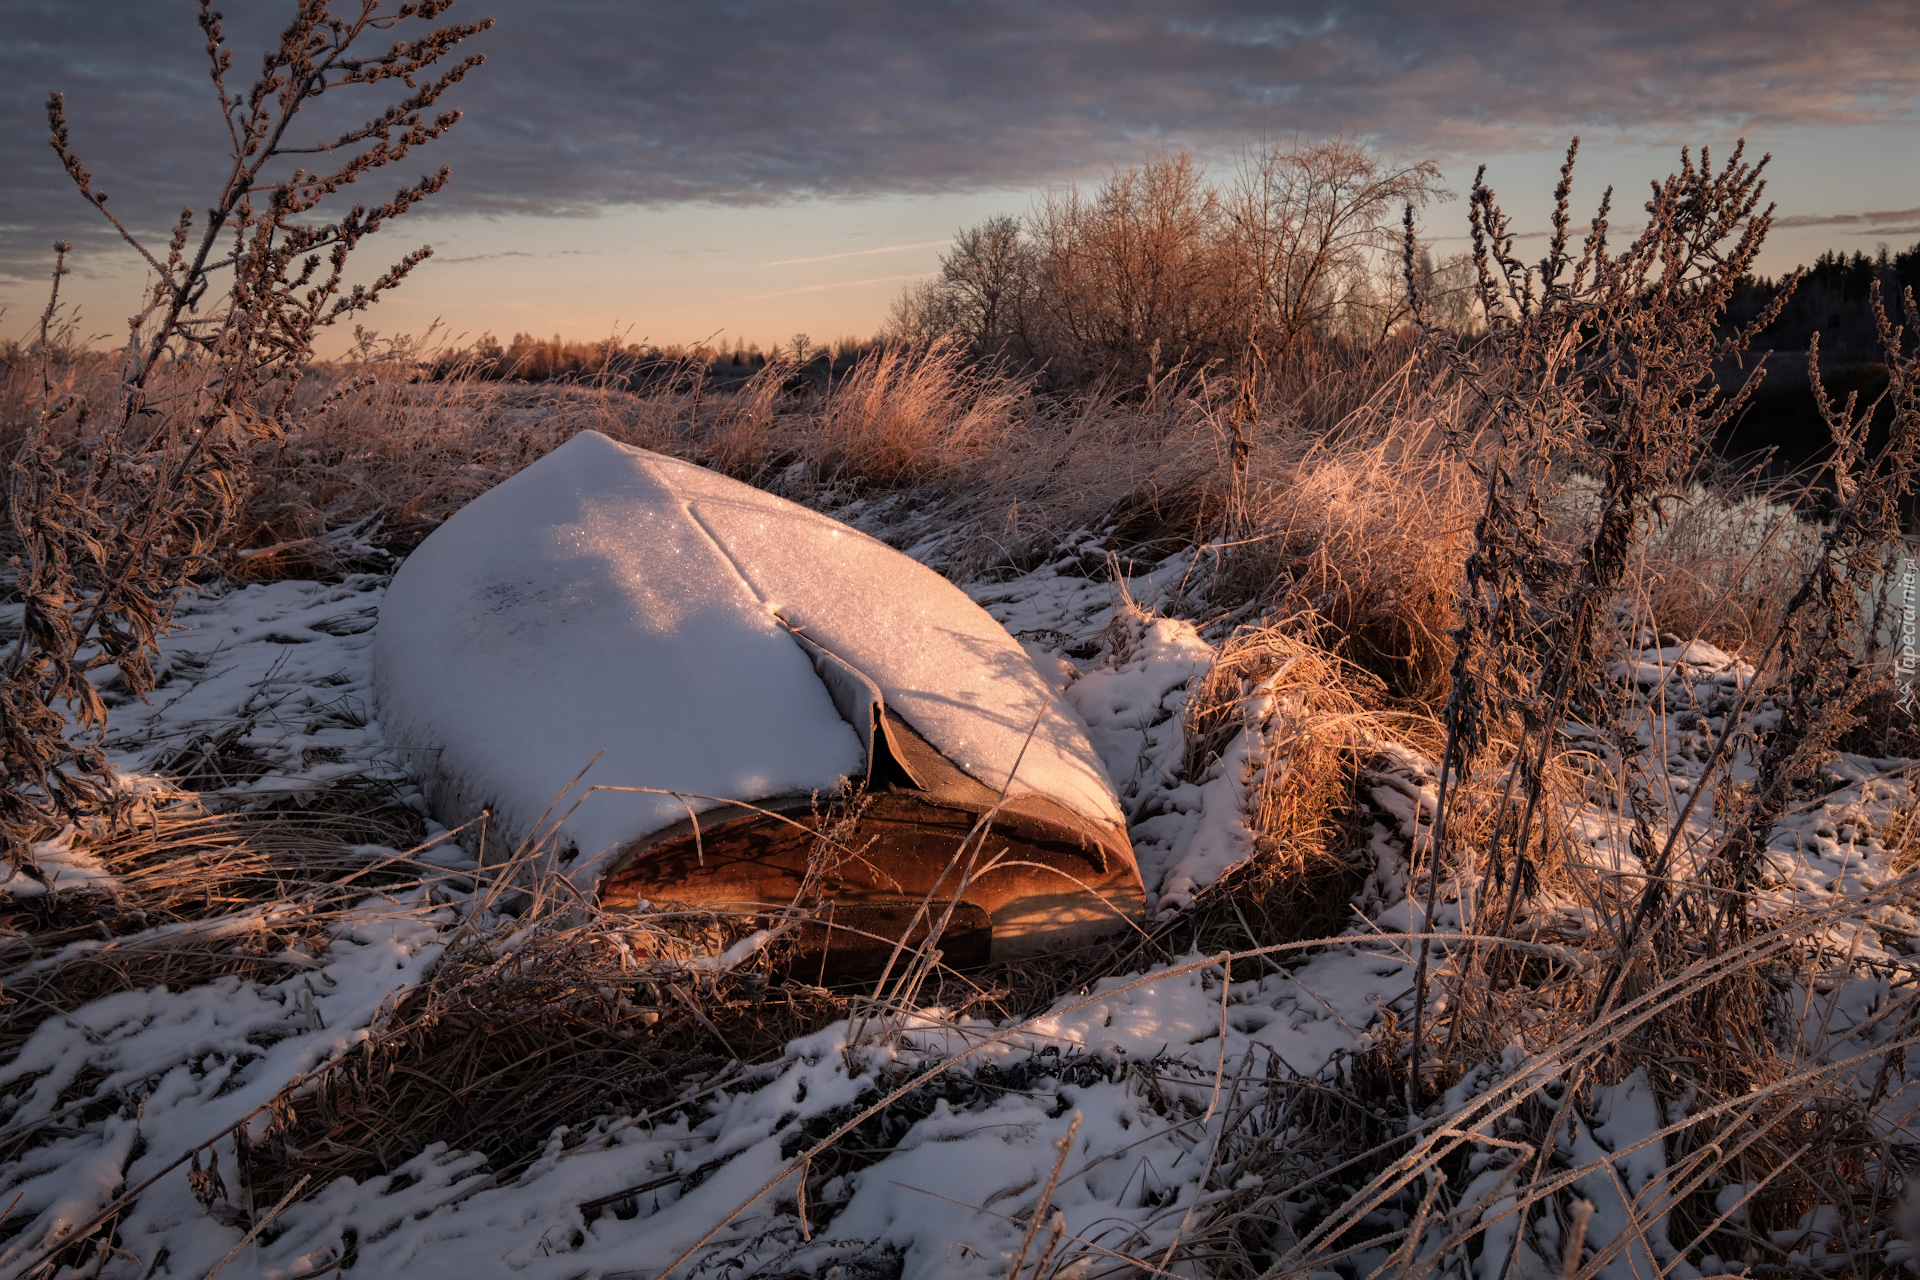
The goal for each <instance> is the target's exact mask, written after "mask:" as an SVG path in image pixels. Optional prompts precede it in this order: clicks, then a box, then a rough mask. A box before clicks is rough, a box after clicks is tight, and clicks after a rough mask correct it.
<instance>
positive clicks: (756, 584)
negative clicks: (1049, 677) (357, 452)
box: [375, 431, 1143, 969]
mask: <svg viewBox="0 0 1920 1280" xmlns="http://www.w3.org/2000/svg"><path fill="white" fill-rule="evenodd" d="M375 690H376V697H377V699H378V703H379V714H380V717H381V720H382V722H383V725H384V727H385V730H386V735H387V739H388V741H389V742H392V743H394V744H395V745H396V746H398V747H400V748H401V749H402V750H403V751H404V752H406V753H407V756H408V759H409V762H410V765H411V767H412V768H413V769H414V771H415V773H416V775H417V776H418V777H419V779H420V781H421V783H422V785H423V786H424V788H425V789H426V792H427V795H428V800H429V803H430V804H431V805H432V807H433V809H434V812H435V815H436V817H438V818H439V819H440V820H441V821H442V822H445V823H447V824H448V825H450V826H452V825H457V824H461V823H466V822H470V821H472V820H474V819H476V818H477V817H478V816H479V815H480V814H481V813H482V812H483V811H485V812H486V813H487V814H488V821H487V826H486V830H487V836H486V839H487V840H488V842H489V843H490V844H491V845H493V846H494V847H496V848H498V847H506V846H515V845H519V844H521V843H522V842H525V841H528V840H529V839H532V838H533V837H534V836H535V834H536V832H541V833H544V832H545V831H546V829H547V828H546V827H543V825H542V824H543V821H544V822H547V823H551V822H552V821H553V820H554V818H555V817H557V816H559V814H560V813H564V814H565V817H564V822H563V825H561V827H560V828H559V830H558V833H557V839H556V841H555V844H556V847H557V848H559V849H560V850H561V853H560V856H562V857H564V858H566V859H567V862H566V864H565V865H566V868H567V871H568V874H569V875H570V876H571V877H572V878H573V880H574V881H575V883H576V884H577V885H579V886H580V887H581V888H582V889H583V890H585V889H589V888H591V889H592V890H593V891H595V892H597V893H598V895H599V898H600V901H601V902H602V904H603V905H605V906H607V907H609V908H632V907H636V906H640V905H652V906H655V907H665V906H672V905H678V906H695V907H700V908H704V909H712V910H717V911H724V912H729V913H740V914H747V915H751V914H754V913H765V912H771V911H775V910H779V909H783V908H785V907H787V906H788V905H790V904H792V903H793V902H795V901H796V899H797V898H800V897H805V896H818V897H820V898H822V899H823V900H824V903H825V905H824V907H823V908H822V910H821V912H820V918H821V919H822V920H823V921H824V922H825V924H826V927H825V928H824V929H822V928H821V927H819V926H814V927H813V928H812V929H811V932H810V936H811V937H812V938H813V940H814V941H813V942H812V943H811V944H809V945H810V946H811V947H813V948H815V949H819V950H821V951H823V952H824V953H825V954H823V956H822V964H823V967H824V966H825V965H826V964H827V956H828V955H831V957H832V967H833V968H835V969H845V968H848V967H851V968H860V967H863V957H864V958H865V959H869V960H870V959H871V958H872V957H873V956H875V955H878V954H883V953H885V952H890V951H891V950H892V948H893V945H894V943H895V942H896V941H898V940H900V939H902V938H904V939H905V940H906V941H907V942H908V943H909V944H914V943H917V942H918V940H919V938H920V937H921V936H922V935H923V934H924V933H925V931H926V929H927V927H928V921H929V919H932V920H934V921H936V922H944V927H943V928H942V932H941V940H940V943H939V945H940V947H941V949H942V950H943V952H944V953H945V956H946V959H947V962H948V963H950V964H953V963H961V964H964V963H978V962H985V961H987V960H1000V959H1008V958H1017V957H1020V956H1026V955H1032V954H1035V953H1038V952H1042V951H1046V950H1050V949H1053V948H1055V947H1061V946H1071V945H1077V944H1079V943H1081V942H1084V941H1086V940H1088V939H1090V938H1093V937H1097V936H1099V935H1102V934H1106V933H1110V932H1113V931H1115V930H1116V929H1119V928H1124V927H1126V924H1127V922H1128V921H1130V920H1134V919H1137V918H1138V916H1139V915H1140V913H1141V910H1142V905H1143V902H1142V893H1141V886H1140V876H1139V872H1138V870H1137V868H1136V867H1135V864H1134V860H1133V854H1132V849H1131V847H1130V845H1129V842H1128V840H1127V837H1126V831H1125V825H1124V819H1123V817H1122V815H1121V812H1120V808H1119V805H1118V803H1117V802H1116V800H1115V798H1114V794H1113V787H1112V784H1111V782H1110V781H1109V780H1108V777H1107V773H1106V770H1105V768H1104V766H1103V765H1102V764H1101V762H1100V760H1099V758H1098V757H1097V756H1096V755H1095V754H1094V751H1093V749H1092V747H1091V745H1090V744H1089V743H1088V741H1087V736H1086V732H1085V730H1084V729H1083V728H1082V726H1081V724H1080V722H1079V720H1078V718H1077V717H1076V716H1075V715H1074V713H1073V711H1072V710H1071V709H1070V708H1068V707H1067V706H1066V704H1065V703H1064V702H1063V701H1062V700H1061V698H1060V697H1059V696H1058V694H1057V693H1056V692H1055V690H1054V689H1053V688H1052V687H1051V686H1050V685H1049V684H1048V683H1047V682H1046V681H1045V680H1044V679H1043V678H1042V677H1041V676H1040V674H1039V672H1038V671H1037V670H1035V668H1034V666H1033V664H1032V662H1031V661H1030V660H1029V659H1028V657H1027V655H1026V653H1025V652H1024V651H1023V650H1022V649H1021V648H1020V646H1019V645H1018V644H1017V643H1016V642H1015V641H1014V640H1013V638H1012V637H1011V636H1009V635H1008V634H1007V633H1006V631H1005V630H1004V629H1003V628H1002V627H1001V626H1000V625H999V624H998V623H996V622H995V621H994V620H993V619H992V618H991V617H990V616H989V615H988V614H987V613H986V612H985V611H984V610H983V609H981V608H980V607H979V606H978V605H976V604H974V603H973V601H972V600H970V599H968V598H967V596H966V595H965V594H964V593H963V592H961V591H960V590H959V589H958V588H956V587H954V586H953V585H952V584H951V583H949V582H948V581H947V580H946V579H944V578H942V577H941V576H940V575H938V574H937V573H934V572H933V571H932V570H930V569H928V568H926V567H925V566H923V565H921V564H919V563H917V562H915V561H914V560H912V559H910V558H908V557H907V556H905V555H902V554H901V553H900V552H898V551H895V550H893V549H892V548H891V547H888V546H886V545H885V544H884V543H881V542H878V541H876V540H875V539H873V538H870V537H867V536H866V535H864V534H862V533H859V532H857V531H855V530H853V529H850V528H848V527H847V526H845V525H843V524H840V523H839V522H837V521H834V520H831V519H828V518H827V517H825V516H822V515H820V514H818V513H816V512H813V511H809V510H807V509H806V508H804V507H801V506H798V505H796V504H794V503H791V502H787V501H785V500H783V499H781V498H778V497H775V496H773V495H771V494H768V493H764V492H762V491H760V490H757V489H754V488H752V487H750V486H748V485H744V484H741V483H739V482H737V481H734V480H730V479H728V478H726V477H724V476H721V475H718V474H716V473H714V472H711V471H708V470H706V469H704V468H701V467H698V466H694V465H692V464H690V463H686V462H681V461H678V460H676V459H673V458H668V457H664V456H662V455H659V454H655V453H650V452H648V451H646V450H643V449H636V448H632V447H629V446H625V445H621V444H617V443H615V442H614V441H612V440H610V439H608V438H607V437H606V436H603V435H601V434H599V433H598V432H591V431H589V432H584V433H582V434H580V435H578V436H575V437H574V438H573V439H571V440H570V441H568V442H567V443H566V444H565V445H562V446H561V447H560V448H559V449H556V450H555V451H554V452H553V453H551V454H549V455H547V456H546V457H545V458H543V459H541V460H540V461H539V462H536V463H535V464H533V465H532V466H530V467H528V468H527V469H526V470H524V471H522V472H520V473H519V474H518V475H515V476H514V477H513V478H512V479H510V480H507V481H506V482H504V483H503V484H501V485H499V486H497V487H496V488H494V489H492V490H490V491H489V492H487V493H485V494H483V495H482V496H480V497H479V498H477V499H475V500H474V501H473V502H471V503H470V504H468V505H467V506H466V507H464V508H463V509H462V510H460V511H459V512H458V513H457V514H455V515H454V516H453V518H452V519H450V520H448V521H447V522H446V524H445V525H443V526H442V527H441V528H440V529H438V530H437V531H435V532H434V534H433V535H432V536H431V537H429V538H428V539H427V540H426V541H425V542H424V543H423V544H422V545H421V546H420V548H419V549H418V550H417V551H415V552H414V553H413V555H411V556H410V557H408V559H407V560H406V562H405V563H404V564H403V565H402V566H401V568H400V571H399V573H398V574H397V575H396V576H395V578H394V580H393V583H392V585H391V586H390V587H389V589H388V592H387V596H386V601H385V604H384V605H383V606H382V610H381V617H380V625H379V630H378V634H377V635H376V638H375ZM590 764H591V766H592V767H591V768H590V769H588V772H587V774H586V777H585V779H584V783H583V784H582V786H584V787H586V788H588V789H587V790H585V791H584V792H583V791H582V789H581V787H573V788H572V790H571V792H569V787H570V784H571V783H572V782H573V780H574V779H575V778H576V777H577V776H578V775H580V773H581V771H582V770H583V769H587V768H588V766H589V765H590ZM596 788H605V789H596ZM849 789H857V791H856V793H857V797H858V798H857V799H856V800H855V802H854V803H853V805H852V806H851V809H850V811H849V813H848V815H847V816H846V817H845V818H844V819H843V820H841V821H839V822H837V823H836V824H834V826H833V828H832V831H831V834H830V837H829V835H828V834H827V833H826V832H825V830H824V826H823V823H822V822H821V821H819V820H818V818H817V815H818V814H819V813H820V811H821V810H822V809H823V808H825V807H826V804H827V802H828V801H829V800H830V799H831V798H832V797H834V796H836V795H838V796H842V797H844V796H845V795H847V794H848V793H849ZM563 794H568V795H569V799H568V800H566V801H565V802H563V803H562V806H561V808H560V810H559V811H557V812H556V810H555V802H556V798H558V797H561V796H562V795H563ZM575 797H579V799H578V803H577V804H575V803H574V798H575ZM568 806H572V807H571V810H570V811H568ZM970 837H971V838H970ZM810 876H811V879H810V878H809V877H810Z"/></svg>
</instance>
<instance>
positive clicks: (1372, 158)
mask: <svg viewBox="0 0 1920 1280" xmlns="http://www.w3.org/2000/svg"><path fill="white" fill-rule="evenodd" d="M1439 180H1440V170H1439V169H1438V168H1437V167H1436V166H1435V165H1434V164H1433V162H1432V161H1430V160H1423V161H1419V162H1416V163H1411V164H1404V163H1396V162H1391V161H1388V160H1386V159H1383V158H1382V157H1380V156H1378V155H1375V154H1374V153H1373V152H1371V151H1369V150H1367V149H1366V148H1365V147H1363V146H1361V145H1360V144H1358V143H1356V142H1351V141H1347V140H1343V139H1336V140H1334V141H1331V142H1318V143H1314V144H1312V145H1311V146H1306V147H1298V146H1296V147H1291V148H1289V147H1282V146H1281V145H1279V144H1268V145H1265V146H1262V147H1260V148H1259V149H1257V150H1254V151H1251V152H1249V153H1248V154H1247V155H1246V156H1245V157H1244V158H1243V159H1242V161H1241V165H1240V171H1239V173H1238V175H1237V177H1236V180H1235V182H1234V185H1233V187H1232V190H1231V191H1230V192H1229V193H1228V194H1227V196H1226V200H1225V204H1226V209H1227V212H1228V216H1229V217H1230V218H1231V220H1232V223H1233V226H1234V230H1235V233H1236V236H1237V239H1238V241H1239V245H1238V249H1239V252H1238V253H1237V254H1236V255H1235V256H1236V257H1237V258H1238V259H1239V262H1240V264H1241V268H1242V270H1243V271H1245V272H1246V273H1247V278H1246V282H1245V288H1246V292H1247V294H1248V296H1249V304H1250V312H1249V315H1248V321H1247V322H1248V325H1249V328H1250V332H1249V334H1248V338H1249V340H1251V341H1254V342H1258V343H1259V344H1260V345H1261V346H1262V347H1263V348H1264V349H1265V350H1266V352H1267V354H1268V355H1269V356H1270V357H1274V356H1282V355H1284V354H1285V353H1286V352H1288V351H1289V350H1291V349H1292V348H1293V347H1294V346H1295V345H1297V344H1298V343H1299V342H1300V341H1301V339H1302V338H1303V337H1304V336H1306V335H1307V334H1309V333H1313V332H1316V331H1318V332H1325V331H1327V330H1329V329H1331V328H1332V327H1333V325H1334V323H1335V321H1336V319H1337V318H1340V317H1341V313H1342V312H1343V311H1347V310H1352V309H1360V310H1364V311H1366V312H1368V313H1369V314H1370V315H1371V313H1373V312H1375V311H1377V310H1378V309H1379V308H1381V307H1383V306H1390V305H1395V304H1393V303H1390V302H1387V301H1384V300H1385V299H1392V298H1394V297H1396V296H1397V291H1395V290H1392V289H1388V290H1382V291H1375V290H1373V289H1372V288H1371V282H1372V280H1373V278H1374V277H1375V276H1376V275H1378V274H1379V272H1380V269H1381V268H1382V266H1383V264H1384V263H1385V262H1386V261H1387V260H1388V259H1389V258H1390V257H1391V256H1392V255H1393V253H1394V252H1395V250H1396V249H1397V248H1398V246H1399V229H1398V226H1397V219H1398V217H1399V214H1400V212H1401V210H1402V209H1403V208H1405V207H1406V206H1407V205H1409V204H1411V205H1414V206H1416V207H1418V206H1422V205H1425V204H1426V203H1427V202H1428V201H1430V200H1433V199H1435V198H1436V197H1444V196H1446V195H1447V194H1448V193H1446V192H1445V191H1443V190H1442V188H1441V187H1440V185H1439ZM1392 323H1393V318H1391V317H1386V318H1377V319H1375V320H1374V322H1373V323H1372V324H1369V325H1363V326H1359V327H1361V328H1372V329H1374V330H1375V331H1383V330H1384V329H1386V328H1388V327H1391V325H1392Z"/></svg>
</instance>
